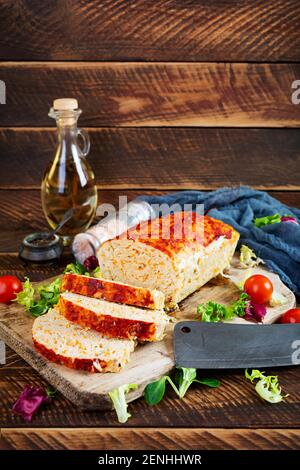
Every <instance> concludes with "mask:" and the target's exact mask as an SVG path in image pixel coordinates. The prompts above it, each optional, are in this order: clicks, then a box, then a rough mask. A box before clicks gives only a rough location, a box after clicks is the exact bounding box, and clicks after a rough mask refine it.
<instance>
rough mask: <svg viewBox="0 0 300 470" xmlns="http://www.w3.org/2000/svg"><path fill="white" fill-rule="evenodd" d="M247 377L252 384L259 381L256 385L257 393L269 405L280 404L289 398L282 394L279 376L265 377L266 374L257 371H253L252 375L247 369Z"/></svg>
mask: <svg viewBox="0 0 300 470" xmlns="http://www.w3.org/2000/svg"><path fill="white" fill-rule="evenodd" d="M245 377H246V379H248V380H250V382H251V383H253V382H254V381H255V380H257V382H256V385H255V390H256V392H257V393H258V395H259V396H260V397H261V398H262V399H263V400H265V401H267V402H269V403H280V402H281V401H283V400H284V399H285V398H286V397H287V396H288V395H282V394H281V387H280V386H279V382H278V376H277V375H264V372H260V371H259V370H257V369H253V370H252V372H251V374H249V373H248V370H247V369H246V370H245Z"/></svg>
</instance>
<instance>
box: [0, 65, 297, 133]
mask: <svg viewBox="0 0 300 470" xmlns="http://www.w3.org/2000/svg"><path fill="white" fill-rule="evenodd" d="M0 76H1V79H2V80H4V81H5V83H6V87H7V104H6V105H5V106H2V107H1V109H0V125H1V126H15V125H18V126H35V125H37V124H39V125H42V126H47V125H49V122H51V121H50V120H49V118H48V116H47V113H48V108H49V107H50V105H51V104H52V101H53V99H54V98H56V97H57V96H70V95H71V96H76V98H77V99H78V101H79V104H80V105H81V106H82V107H83V108H84V114H83V115H82V118H81V119H80V122H81V124H82V125H85V126H90V125H92V126H206V127H207V126H235V127H236V126H237V127H240V126H250V127H255V126H256V127H262V126H263V127H283V126H286V127H297V126H298V127H299V126H300V110H299V106H296V105H294V104H293V103H292V101H291V95H292V91H293V90H292V83H293V82H294V81H295V80H296V79H297V78H299V76H300V65H299V64H249V63H248V64H236V63H231V64H228V63H203V62H202V63H195V62H193V63H170V62H165V63H147V64H142V63H136V62H131V63H97V62H92V63H84V64H82V63H78V62H76V63H74V62H73V63H72V64H70V63H59V62H54V63H52V62H51V63H49V62H42V63H41V62H20V63H15V62H2V64H0ZM2 108H4V109H2Z"/></svg>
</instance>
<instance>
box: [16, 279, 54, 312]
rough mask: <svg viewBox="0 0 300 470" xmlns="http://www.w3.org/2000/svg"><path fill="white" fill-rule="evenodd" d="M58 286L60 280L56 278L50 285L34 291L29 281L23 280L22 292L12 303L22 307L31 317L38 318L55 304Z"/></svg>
mask: <svg viewBox="0 0 300 470" xmlns="http://www.w3.org/2000/svg"><path fill="white" fill-rule="evenodd" d="M60 286H61V279H60V278H57V279H55V280H54V281H52V282H51V283H50V284H46V285H43V286H40V287H38V289H37V291H35V289H34V287H33V285H32V284H31V282H30V281H29V279H28V278H25V282H24V283H23V290H22V291H21V292H19V293H18V294H17V295H16V298H15V299H14V301H15V302H17V303H18V304H20V305H23V306H24V307H25V310H26V311H27V312H29V313H30V314H31V315H32V316H33V317H39V316H40V315H44V314H45V313H47V312H48V310H49V309H50V308H52V307H54V306H55V305H56V304H57V302H58V298H59V293H60Z"/></svg>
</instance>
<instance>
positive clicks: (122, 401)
mask: <svg viewBox="0 0 300 470" xmlns="http://www.w3.org/2000/svg"><path fill="white" fill-rule="evenodd" d="M137 387H138V386H137V384H125V385H121V386H120V387H118V388H115V389H114V390H112V391H111V392H109V393H108V395H109V397H110V399H111V401H112V404H113V407H114V410H115V411H116V413H117V416H118V421H119V423H126V421H127V420H128V419H129V418H131V414H130V413H128V411H127V403H126V395H127V393H128V392H129V391H130V390H135V389H137Z"/></svg>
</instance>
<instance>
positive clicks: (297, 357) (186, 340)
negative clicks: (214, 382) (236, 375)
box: [173, 321, 300, 369]
mask: <svg viewBox="0 0 300 470" xmlns="http://www.w3.org/2000/svg"><path fill="white" fill-rule="evenodd" d="M173 343H174V355H175V362H176V365H177V366H178V367H195V368H196V369H240V368H247V367H249V368H250V367H252V368H260V367H279V366H290V365H299V364H300V324H286V325H283V324H282V325H281V324H276V325H274V324H273V325H235V324H227V323H226V324H225V323H201V322H198V321H182V322H179V323H177V324H176V325H175V328H174V338H173Z"/></svg>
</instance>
